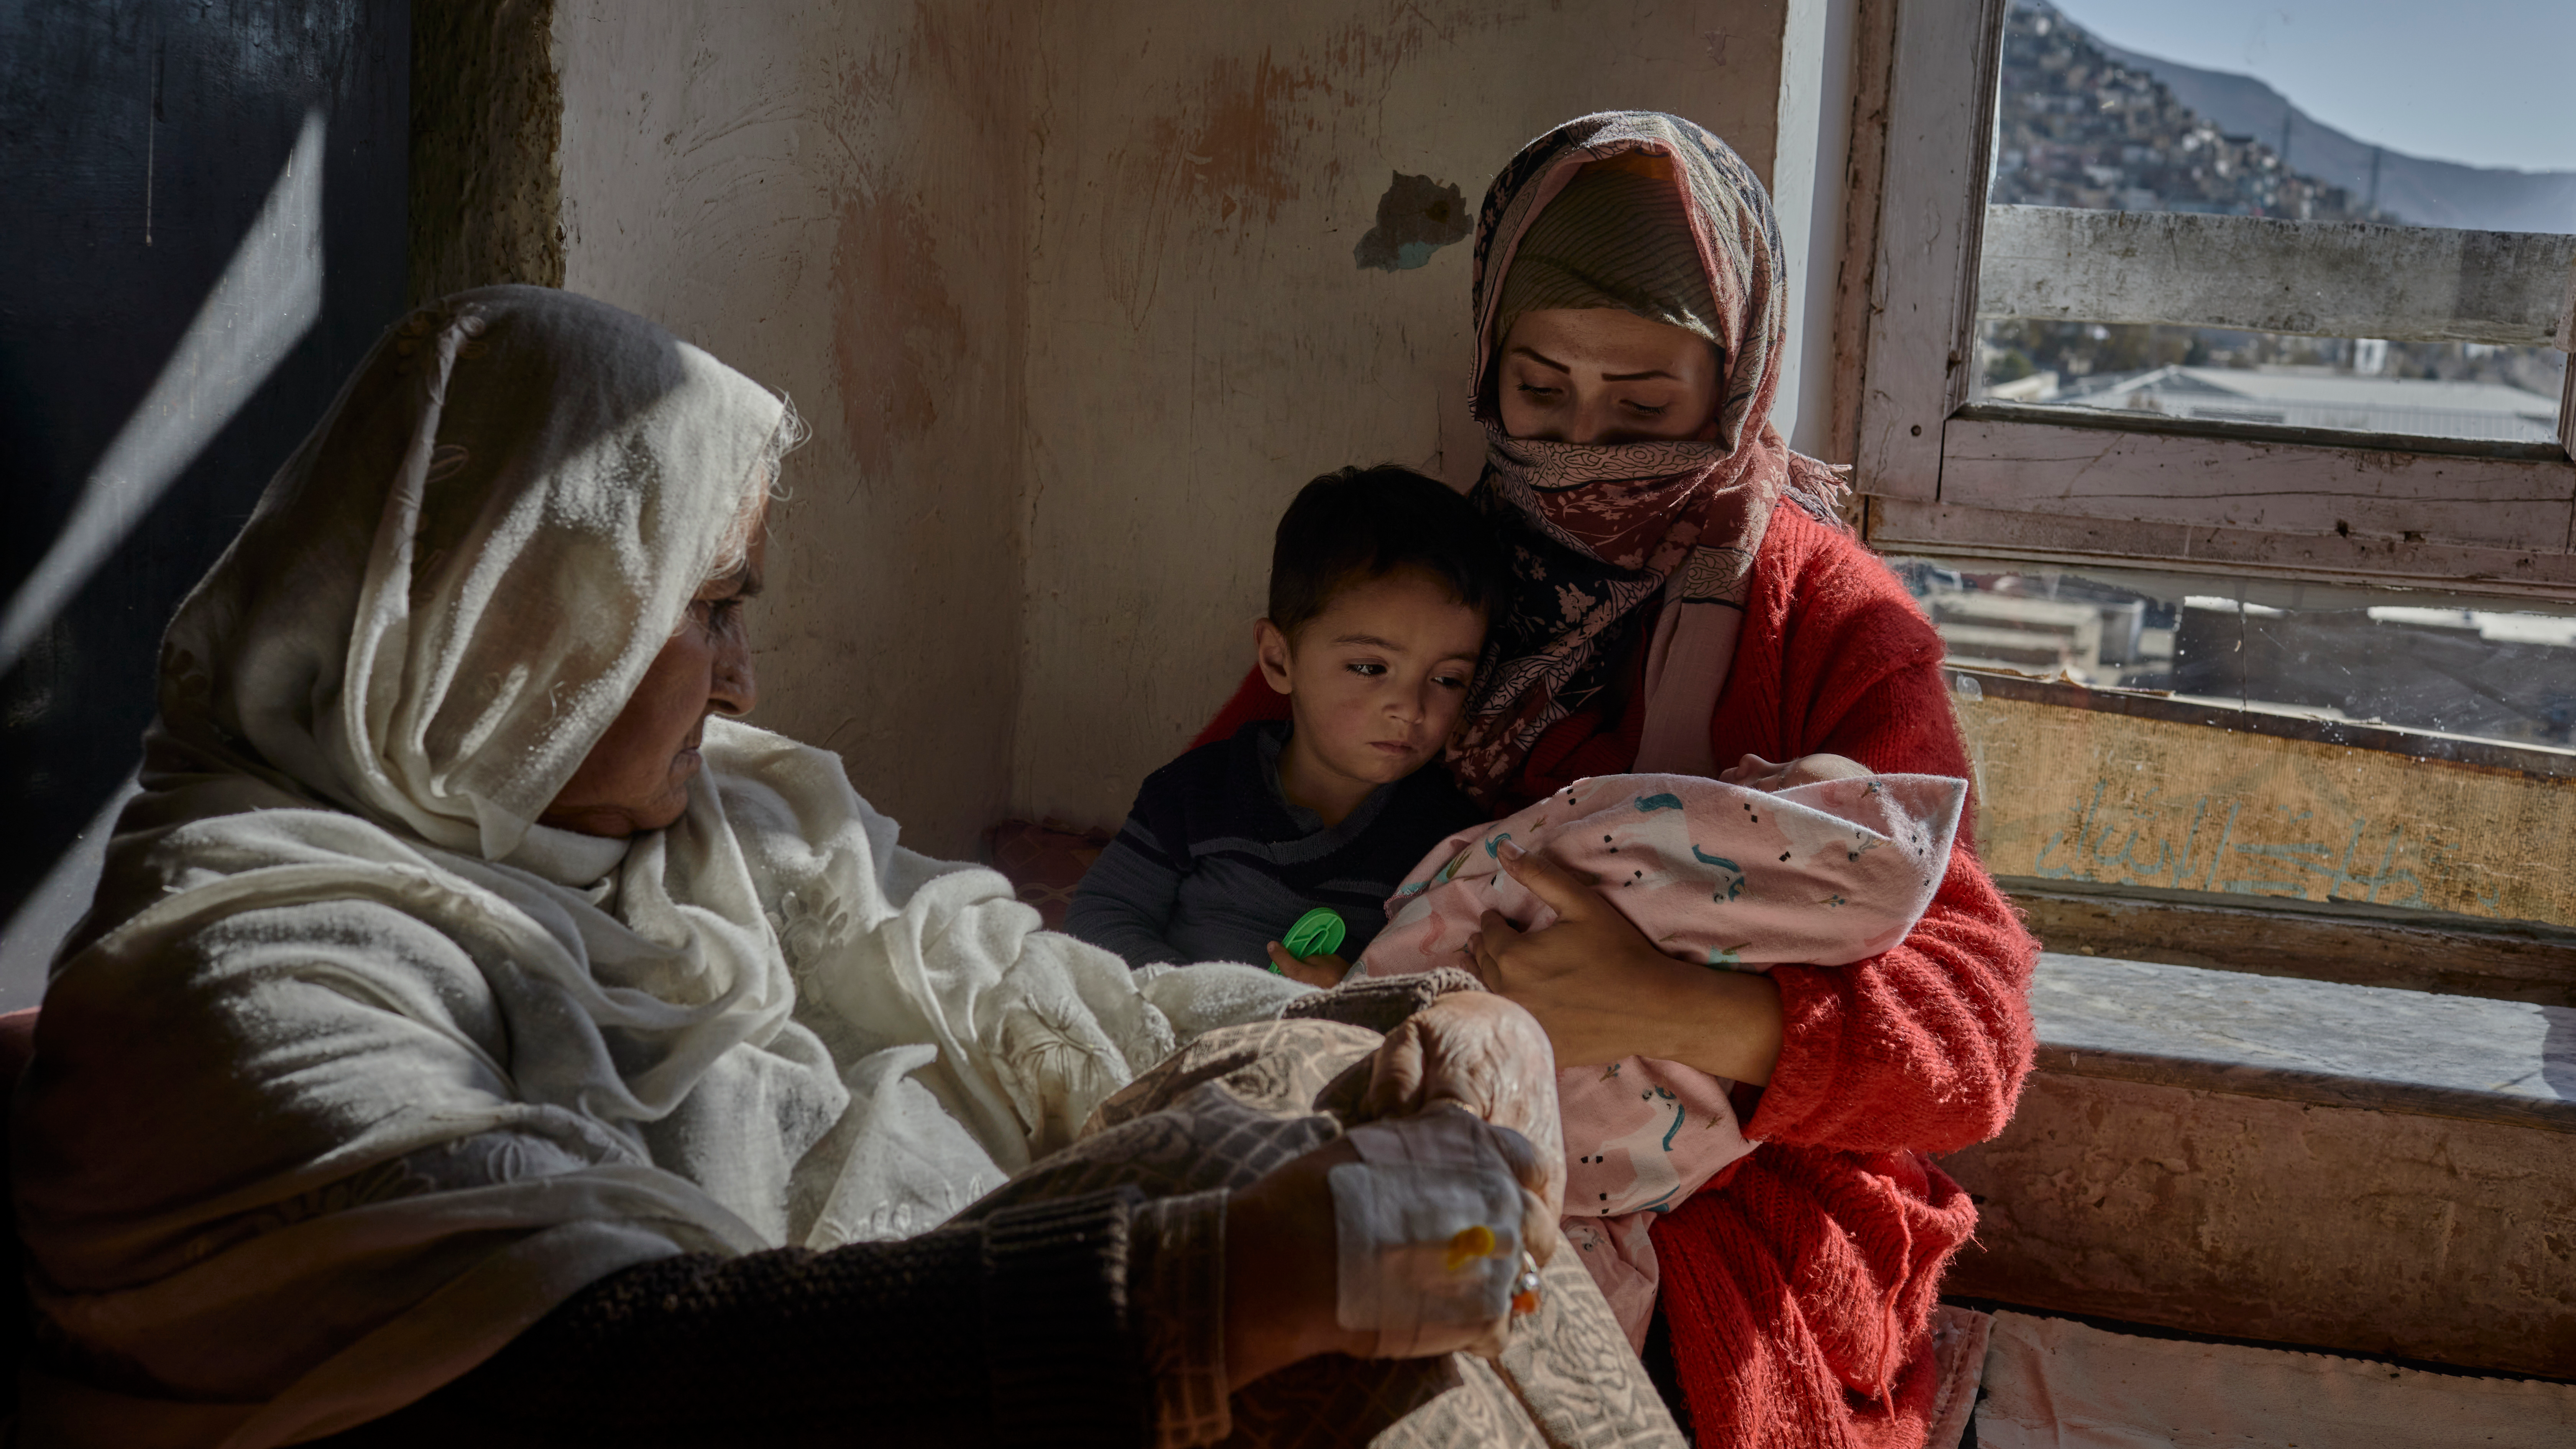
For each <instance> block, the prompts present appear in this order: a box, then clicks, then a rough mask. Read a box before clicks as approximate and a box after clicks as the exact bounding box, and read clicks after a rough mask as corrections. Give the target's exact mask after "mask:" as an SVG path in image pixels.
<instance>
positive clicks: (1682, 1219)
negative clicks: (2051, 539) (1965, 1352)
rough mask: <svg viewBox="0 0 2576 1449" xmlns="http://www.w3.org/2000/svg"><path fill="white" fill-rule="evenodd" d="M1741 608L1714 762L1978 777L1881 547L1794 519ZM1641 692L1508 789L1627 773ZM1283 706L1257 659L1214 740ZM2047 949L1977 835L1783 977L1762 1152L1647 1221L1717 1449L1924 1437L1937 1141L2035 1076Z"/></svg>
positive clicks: (1896, 1447) (1699, 1405)
mask: <svg viewBox="0 0 2576 1449" xmlns="http://www.w3.org/2000/svg"><path fill="white" fill-rule="evenodd" d="M1746 615H1747V616H1746V619H1745V624H1744V632H1743V634H1742V636H1741V638H1740V642H1739V643H1738V644H1737V646H1736V656H1735V663H1734V666H1733V668H1732V669H1731V670H1730V671H1729V672H1728V675H1727V681H1726V688H1725V691H1724V692H1723V693H1722V694H1721V695H1720V696H1719V698H1718V701H1717V709H1716V712H1715V714H1714V715H1713V716H1712V717H1711V718H1710V721H1709V733H1710V737H1711V740H1712V742H1713V743H1714V745H1715V747H1716V754H1717V758H1718V760H1719V761H1721V762H1732V761H1733V760H1734V759H1735V758H1736V757H1737V756H1738V755H1742V754H1746V753H1752V754H1758V755H1761V756H1763V757H1764V758H1766V759H1772V760H1786V759H1792V758H1795V757H1796V756H1799V755H1807V754H1816V753H1820V752H1822V753H1831V754H1837V755H1848V756H1850V757H1851V758H1853V759H1855V760H1859V761H1860V762H1862V763H1863V764H1865V765H1868V766H1869V767H1871V768H1872V769H1876V770H1884V771H1887V772H1889V773H1900V772H1902V773H1916V774H1929V775H1956V776H1960V777H1962V778H1968V777H1969V775H1968V758H1967V751H1966V750H1965V749H1964V748H1963V747H1962V746H1961V744H1960V741H1959V729H1958V724H1957V722H1956V721H1955V720H1954V719H1953V718H1952V717H1951V714H1950V701H1949V691H1948V689H1947V687H1946V685H1945V682H1944V680H1943V678H1942V674H1941V668H1940V664H1941V640H1940V636H1939V635H1938V634H1936V633H1935V632H1934V631H1933V629H1932V626H1931V625H1930V624H1929V623H1928V622H1926V621H1925V620H1924V618H1923V616H1922V614H1921V613H1920V612H1919V611H1918V610H1917V609H1916V608H1915V606H1914V603H1913V600H1912V599H1910V598H1908V597H1907V596H1906V593H1905V589H1904V586H1903V585H1901V584H1899V583H1898V582H1897V580H1896V577H1895V575H1893V574H1891V573H1890V572H1889V571H1888V569H1887V567H1886V565H1884V564H1882V563H1881V562H1879V560H1878V559H1877V557H1876V556H1875V555H1873V554H1871V553H1870V552H1869V551H1868V550H1867V549H1865V548H1863V547H1862V546H1861V545H1860V544H1858V543H1857V542H1855V541H1853V540H1852V539H1851V538H1849V537H1847V536H1845V535H1844V534H1842V533H1840V532H1838V531H1836V530H1834V529H1831V528H1828V527H1825V526H1824V525H1822V524H1818V523H1816V522H1814V521H1813V520H1811V519H1809V518H1808V517H1806V516H1805V515H1804V514H1802V513H1800V512H1799V511H1798V510H1796V509H1795V508H1786V507H1784V508H1782V509H1780V510H1779V511H1778V512H1777V513H1775V514H1773V515H1772V519H1771V526H1770V530H1769V532H1768V534H1767V535H1766V536H1765V537H1764V539H1763V542H1762V550H1761V552H1760V554H1759V555H1758V556H1757V557H1756V559H1755V563H1754V571H1753V587H1752V596H1751V598H1750V599H1749V600H1748V601H1747V605H1746ZM1634 652H1636V653H1640V654H1641V653H1642V652H1643V651H1634ZM1640 687H1641V679H1640V678H1638V677H1634V675H1633V671H1632V679H1631V683H1630V686H1629V688H1630V691H1631V693H1632V697H1631V698H1630V700H1629V701H1628V704H1627V707H1626V709H1625V710H1624V712H1623V718H1622V725H1623V726H1624V728H1621V729H1617V730H1614V731H1612V732H1610V733H1606V734H1604V733H1598V730H1599V723H1598V720H1597V719H1596V718H1594V717H1591V716H1587V715H1578V716H1576V717H1574V718H1571V719H1568V720H1565V721H1563V722H1561V723H1560V724H1558V725H1557V726H1556V728H1555V729H1553V730H1551V731H1550V732H1549V733H1548V735H1547V736H1546V737H1545V738H1544V739H1542V740H1541V741H1540V742H1539V746H1538V748H1536V749H1535V750H1533V751H1532V752H1531V756H1530V764H1529V766H1528V767H1527V768H1526V769H1525V770H1524V772H1523V774H1522V777H1521V780H1520V782H1519V784H1520V787H1521V788H1520V790H1519V791H1517V792H1516V793H1519V794H1522V795H1523V796H1525V798H1526V799H1536V798H1537V797H1539V796H1540V795H1544V794H1547V793H1548V792H1550V791H1552V790H1555V789H1557V788H1558V787H1560V786H1562V785H1564V784H1567V783H1569V782H1571V781H1572V780H1574V779H1576V778H1578V777H1580V776H1584V775H1598V774H1615V773H1620V772H1624V771H1626V770H1628V769H1629V768H1631V766H1632V765H1633V764H1634V762H1635V759H1636V746H1637V731H1638V729H1639V728H1640V727H1641V725H1642V721H1643V719H1644V715H1645V710H1644V708H1643V707H1642V702H1641V701H1639V700H1637V699H1635V698H1634V697H1633V693H1634V691H1635V690H1637V689H1638V688H1640ZM1285 713H1286V700H1285V699H1284V698H1283V697H1282V696H1280V695H1277V694H1274V693H1272V692H1271V691H1270V689H1269V687H1268V686H1267V685H1265V684H1263V683H1262V681H1261V678H1260V674H1259V672H1258V671H1257V670H1256V671H1255V672H1254V673H1253V674H1252V675H1250V676H1249V677H1247V678H1246V679H1245V680H1244V682H1243V686H1242V687H1241V688H1240V689H1238V690H1237V691H1236V692H1235V696H1234V698H1233V699H1231V700H1229V701H1228V702H1227V704H1226V706H1225V708H1224V710H1223V711H1221V712H1220V713H1219V714H1218V716H1217V718H1216V719H1215V720H1214V721H1213V722H1212V723H1211V724H1210V725H1209V726H1208V729H1207V731H1206V733H1204V734H1203V735H1201V736H1200V738H1201V739H1202V740H1205V739H1211V738H1223V737H1225V736H1227V735H1230V734H1232V733H1233V732H1234V730H1235V729H1236V728H1237V727H1239V726H1240V725H1241V724H1242V723H1243V722H1244V721H1246V720H1250V719H1260V718H1278V717H1281V716H1283V715H1284V714H1285ZM1514 803H1518V802H1514ZM1974 803H1975V802H1974V800H1973V797H1972V798H1971V801H1970V809H1971V812H1972V813H1971V818H1973V810H1974ZM1965 834H1966V832H1964V831H1963V832H1962V835H1963V836H1964V835H1965ZM2037 952H2038V944H2037V943H2036V942H2034V941H2033V940H2032V939H2031V938H2030V935H2029V933H2028V932H2026V931H2024V930H2023V929H2022V927H2021V923H2020V921H2019V920H2018V919H2017V918H2016V917H2015V915H2014V914H2013V911H2012V908H2011V906H2010V905H2009V904H2007V903H2006V901H2005V900H2004V897H2003V894H2002V893H2001V892H2000V891H1997V890H1996V889H1995V885H1994V882H1993V881H1992V880H1990V879H1988V878H1987V876H1986V873H1985V870H1984V869H1983V868H1982V867H1980V866H1979V865H1978V864H1977V862H1976V859H1975V857H1974V856H1973V854H1972V853H1971V851H1970V849H1969V846H1968V844H1967V842H1966V840H1965V839H1962V840H1961V842H1960V844H1959V846H1958V848H1957V849H1956V850H1955V851H1954V852H1953V853H1952V855H1951V859H1950V873H1949V876H1948V878H1947V879H1946V880H1944V881H1943V882H1942V885H1941V890H1940V892H1939V893H1938V894H1937V895H1936V896H1934V898H1933V901H1932V907H1931V909H1930V910H1928V911H1926V912H1925V913H1924V916H1923V920H1922V922H1921V924H1919V925H1917V926H1916V927H1915V928H1914V933H1913V934H1912V935H1911V936H1909V937H1907V938H1906V941H1905V944H1904V945H1902V946H1899V947H1897V948H1896V949H1895V950H1892V951H1889V952H1888V953H1886V954H1885V955H1883V956H1878V957H1874V958H1872V959H1870V960H1867V961H1862V962H1858V963H1855V964H1853V965H1849V966H1837V967H1832V968H1821V967H1810V966H1776V967H1774V968H1772V971H1771V979H1772V980H1773V981H1776V982H1778V983H1779V985H1780V1002H1781V1006H1782V1009H1783V1010H1784V1012H1785V1013H1786V1017H1787V1021H1786V1031H1785V1033H1784V1037H1783V1041H1782V1045H1781V1050H1780V1061H1779V1064H1778V1065H1777V1066H1776V1067H1774V1068H1773V1070H1772V1074H1771V1082H1770V1085H1769V1087H1768V1088H1767V1089H1766V1090H1765V1091H1764V1092H1763V1093H1762V1096H1761V1104H1760V1106H1759V1107H1758V1108H1756V1109H1755V1111H1754V1114H1753V1119H1752V1121H1751V1122H1750V1123H1749V1124H1747V1129H1746V1135H1748V1136H1750V1137H1753V1138H1756V1139H1758V1140H1760V1141H1761V1142H1762V1143H1763V1146H1762V1147H1761V1148H1760V1149H1759V1150H1758V1151H1756V1152H1755V1153H1754V1154H1753V1155H1752V1156H1750V1157H1746V1158H1743V1159H1741V1160H1740V1161H1738V1162H1737V1163H1736V1164H1735V1165H1734V1166H1733V1167H1731V1168H1729V1169H1728V1170H1727V1171H1725V1172H1723V1173H1721V1174H1719V1175H1718V1177H1717V1178H1716V1179H1715V1180H1714V1181H1712V1182H1710V1183H1709V1185H1708V1186H1707V1187H1705V1188H1703V1189H1701V1191H1700V1192H1699V1193H1698V1194H1697V1195H1696V1196H1694V1197H1692V1198H1691V1199H1690V1201H1688V1202H1686V1203H1684V1204H1683V1205H1682V1206H1681V1207H1680V1208H1678V1209H1676V1210H1675V1211H1673V1212H1671V1213H1669V1214H1667V1215H1665V1216H1664V1217H1662V1218H1660V1219H1658V1220H1657V1221H1656V1223H1655V1225H1654V1240H1655V1253H1656V1257H1657V1259H1658V1261H1659V1264H1660V1266H1661V1269H1662V1275H1663V1292H1662V1296H1661V1302H1660V1308H1659V1311H1660V1312H1661V1313H1662V1314H1663V1315H1664V1317H1665V1320H1666V1322H1667V1323H1668V1325H1669V1326H1670V1328H1671V1332H1672V1343H1673V1357H1674V1361H1675V1364H1676V1366H1677V1367H1678V1369H1679V1371H1680V1376H1681V1380H1682V1387H1683V1392H1684V1394H1685V1395H1686V1397H1687V1398H1688V1400H1689V1404H1690V1410H1691V1418H1692V1422H1693V1428H1694V1429H1695V1431H1696V1433H1697V1435H1698V1438H1699V1442H1700V1443H1702V1444H1708V1445H1727V1446H1738V1445H1748V1446H1749V1445H1758V1446H1762V1449H1810V1446H1813V1449H1845V1446H1865V1449H1916V1446H1919V1445H1921V1444H1922V1442H1923V1438H1924V1433H1925V1429H1926V1427H1927V1424H1926V1420H1927V1417H1928V1414H1929V1411H1930V1407H1931V1397H1932V1391H1933V1388H1934V1383H1933V1371H1932V1343H1931V1336H1930V1333H1929V1331H1928V1326H1929V1319H1930V1315H1931V1311H1932V1305H1933V1302H1934V1300H1935V1297H1936V1295H1937V1291H1938V1288H1939V1283H1940V1277H1941V1270H1942V1268H1943V1266H1944V1265H1945V1264H1947V1263H1948V1261H1949V1258H1950V1255H1951V1253H1953V1252H1954V1251H1956V1250H1957V1249H1958V1247H1959V1245H1960V1244H1962V1243H1964V1242H1966V1241H1967V1238H1968V1234H1969V1233H1970V1232H1971V1231H1972V1230H1973V1229H1974V1228H1975V1226H1976V1209H1975V1207H1974V1206H1973V1205H1971V1204H1970V1202H1969V1201H1968V1197H1967V1194H1966V1193H1965V1192H1963V1191H1961V1190H1960V1188H1959V1186H1958V1184H1956V1183H1954V1182H1952V1181H1951V1180H1950V1179H1949V1178H1948V1177H1947V1176H1945V1175H1943V1173H1942V1172H1941V1171H1940V1169H1938V1168H1936V1167H1934V1166H1933V1165H1932V1162H1931V1159H1930V1157H1929V1156H1928V1154H1931V1153H1936V1152H1951V1151H1955V1150H1957V1149H1958V1148H1961V1147H1965V1146H1967V1145H1968V1144H1969V1143H1972V1142H1978V1141H1982V1140H1984V1139H1986V1138H1988V1137H1992V1136H1994V1135H1995V1134H1996V1133H1997V1132H1999V1131H2001V1130H2002V1129H2003V1125H2004V1123H2005V1121H2006V1120H2007V1119H2008V1118H2010V1117H2011V1115H2012V1109H2013V1102H2014V1099H2015V1098H2016V1097H2017V1096H2018V1095H2019V1093H2020V1091H2021V1081H2022V1076H2023V1074H2024V1073H2026V1072H2027V1071H2029V1069H2030V1060H2031V1025H2030V1008H2029V1005H2028V1002H2027V1000H2026V993H2027V991H2028V989H2029V984H2030V972H2031V966H2032V964H2033V961H2034V959H2035V957H2036V955H2037Z"/></svg>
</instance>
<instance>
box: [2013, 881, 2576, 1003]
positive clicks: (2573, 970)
mask: <svg viewBox="0 0 2576 1449" xmlns="http://www.w3.org/2000/svg"><path fill="white" fill-rule="evenodd" d="M1997 883H1998V884H2000V885H2001V886H2002V887H2003V888H2004V891H2005V894H2007V895H2009V896H2010V897H2011V898H2012V902H2013V904H2014V905H2015V906H2017V907H2019V908H2020V910H2021V912H2022V915H2023V919H2024V920H2025V922H2027V924H2028V925H2029V927H2030V930H2031V934H2033V935H2035V936H2037V937H2039V939H2040V943H2041V944H2042V945H2043V946H2044V947H2046V948H2047V949H2048V950H2051V951H2057V952H2065V953H2068V954H2073V955H2083V956H2094V957H2105V958H2112V957H2116V958H2123V959H2127V960H2133V961H2147V962H2155V963H2159V964H2164V965H2172V966H2193V967H2202V968H2209V969H2217V970H2225V971H2236V972H2242V973H2246V974H2249V975H2257V976H2287V977H2297V978H2301V979H2304V980H2310V981H2330V982H2338V983H2341V984H2343V985H2347V986H2380V987H2393V988H2396V989H2399V990H2404V991H2427V992H2434V993H2438V994H2441V995H2446V996H2472V997H2484V998H2487V999H2489V1000H2494V1001H2519V1002H2528V1003H2531V1004H2533V1005H2538V1006H2562V1007H2576V931H2571V930H2566V929H2562V928H2559V927H2555V926H2546V925H2538V924H2531V923H2520V922H2497V921H2485V920H2479V919H2477V918H2475V917H2466V916H2448V915H2429V914H2425V913H2420V912H2405V911H2395V910H2389V909H2386V908H2384V907H2373V906H2364V905H2359V904H2351V903H2343V902H2325V903H2318V902H2309V901H2291V900H2261V901H2253V900H2248V899H2247V898H2245V897H2242V896H2232V897H2231V896H2213V895H2209V894H2206V893H2200V892H2186V891H2166V890H2156V889H2153V888H2150V887H2143V886H2125V887H2109V886H2096V885H2087V884H2085V883H2082V882H2077V881H2063V880H2032V879H2028V878H2015V877H2010V876H2006V877H2002V878H2000V879H1999V880H1998V882H1997Z"/></svg>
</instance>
